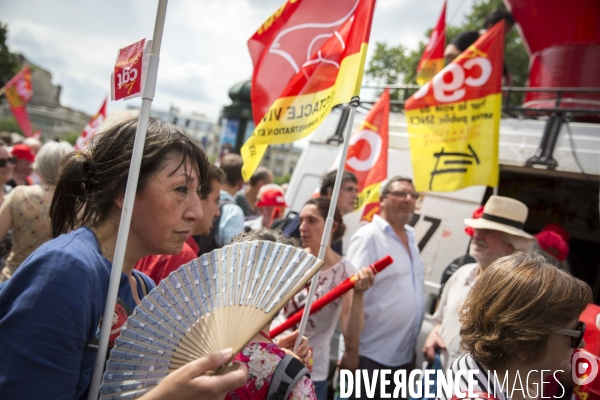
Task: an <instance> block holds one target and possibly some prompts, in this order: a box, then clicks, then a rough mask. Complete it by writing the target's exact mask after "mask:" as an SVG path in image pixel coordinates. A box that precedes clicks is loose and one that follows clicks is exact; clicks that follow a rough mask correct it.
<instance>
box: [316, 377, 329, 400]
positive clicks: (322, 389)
mask: <svg viewBox="0 0 600 400" xmlns="http://www.w3.org/2000/svg"><path fill="white" fill-rule="evenodd" d="M313 383H314V384H315V393H316V394H317V400H327V381H318V382H314V381H313Z"/></svg>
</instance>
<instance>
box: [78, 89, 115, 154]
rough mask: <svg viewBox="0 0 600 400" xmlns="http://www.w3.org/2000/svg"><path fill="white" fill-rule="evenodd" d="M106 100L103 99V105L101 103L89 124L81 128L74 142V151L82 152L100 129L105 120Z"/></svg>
mask: <svg viewBox="0 0 600 400" xmlns="http://www.w3.org/2000/svg"><path fill="white" fill-rule="evenodd" d="M107 101H108V99H104V103H102V107H100V110H99V111H98V112H97V113H96V115H94V116H93V117H92V119H90V122H88V123H87V125H86V126H85V128H83V132H81V135H79V137H78V138H77V141H76V142H75V150H82V149H83V148H84V147H85V146H87V145H88V144H89V143H90V142H91V141H92V139H93V138H94V136H95V135H96V133H97V132H98V129H99V128H100V125H102V123H103V122H104V120H105V119H106V103H107Z"/></svg>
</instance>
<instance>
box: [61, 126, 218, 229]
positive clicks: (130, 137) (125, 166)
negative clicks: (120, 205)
mask: <svg viewBox="0 0 600 400" xmlns="http://www.w3.org/2000/svg"><path fill="white" fill-rule="evenodd" d="M136 129H137V119H130V120H127V121H124V122H120V123H118V124H115V125H113V126H111V127H109V128H107V129H106V130H104V131H102V132H100V133H98V135H97V136H96V137H95V138H94V139H93V140H92V143H90V145H89V146H88V147H87V148H86V149H84V150H82V151H76V152H74V153H71V154H70V155H69V156H67V157H66V158H65V160H64V161H63V164H62V166H61V174H60V177H59V179H58V182H57V184H56V189H55V191H54V197H53V198H52V204H51V205H50V217H51V223H52V236H53V237H56V236H58V235H60V234H62V233H66V232H68V231H70V230H72V229H75V228H78V227H80V226H82V225H92V226H93V225H96V224H99V223H102V222H104V221H105V220H106V219H107V218H109V217H111V215H113V213H114V206H115V200H116V199H117V198H119V197H120V196H123V195H124V193H125V186H126V184H127V177H128V175H129V166H130V162H131V158H132V154H133V142H134V139H135V132H136ZM176 157H181V162H180V163H179V165H178V167H177V168H176V169H175V170H174V171H172V172H171V173H175V171H177V170H178V169H179V168H180V167H181V166H183V167H184V168H186V163H187V161H188V159H189V160H191V163H192V165H194V166H197V168H198V174H199V176H200V183H205V182H206V169H207V165H208V160H207V159H206V155H205V154H204V151H203V150H202V149H201V148H200V147H199V146H198V145H196V144H195V143H194V142H192V141H191V140H190V139H189V138H188V137H187V136H186V135H185V134H184V133H183V130H182V129H181V128H180V127H178V126H175V125H172V124H169V123H167V122H164V121H161V120H158V119H156V118H150V120H149V121H148V128H147V130H146V141H145V143H144V152H143V156H142V164H141V169H140V175H139V180H138V185H137V193H138V194H139V193H141V192H142V191H143V190H144V188H145V187H146V185H147V184H148V181H149V179H150V178H151V177H152V176H153V175H154V174H156V173H158V172H159V171H161V169H162V168H164V166H165V164H166V163H168V162H169V161H170V160H172V159H173V158H176ZM185 172H186V174H187V175H188V176H189V173H188V171H187V170H186V171H185Z"/></svg>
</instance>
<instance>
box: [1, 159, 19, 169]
mask: <svg viewBox="0 0 600 400" xmlns="http://www.w3.org/2000/svg"><path fill="white" fill-rule="evenodd" d="M16 162H17V159H16V158H14V157H10V158H0V168H4V167H6V164H7V163H11V164H12V165H15V163H16Z"/></svg>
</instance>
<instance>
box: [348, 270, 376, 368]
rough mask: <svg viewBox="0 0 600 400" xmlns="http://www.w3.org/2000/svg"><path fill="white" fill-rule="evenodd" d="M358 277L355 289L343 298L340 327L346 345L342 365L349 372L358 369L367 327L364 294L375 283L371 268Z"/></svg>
mask: <svg viewBox="0 0 600 400" xmlns="http://www.w3.org/2000/svg"><path fill="white" fill-rule="evenodd" d="M356 276H357V280H356V282H355V283H354V289H353V290H351V291H350V292H348V293H346V294H344V296H343V297H342V312H341V313H340V326H341V329H342V334H343V335H344V345H345V347H344V355H343V356H342V360H341V363H340V365H341V368H344V369H349V370H355V369H356V368H358V348H359V342H360V334H361V332H362V330H363V328H364V325H365V315H364V312H363V307H364V293H365V291H366V290H367V289H369V288H370V287H371V286H373V284H374V282H375V276H374V274H373V271H372V270H371V268H369V267H366V268H361V269H360V270H358V272H357V273H356Z"/></svg>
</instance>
